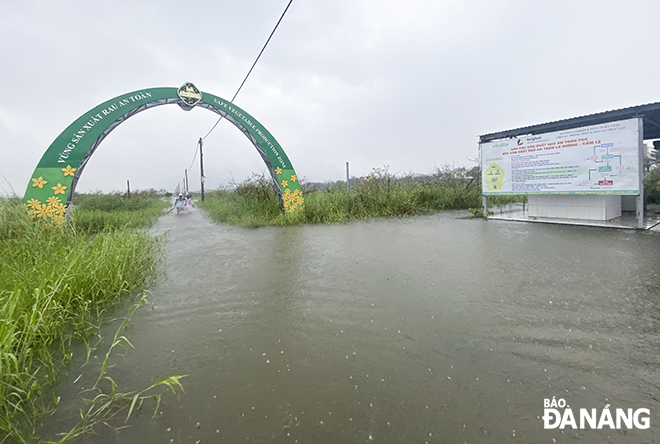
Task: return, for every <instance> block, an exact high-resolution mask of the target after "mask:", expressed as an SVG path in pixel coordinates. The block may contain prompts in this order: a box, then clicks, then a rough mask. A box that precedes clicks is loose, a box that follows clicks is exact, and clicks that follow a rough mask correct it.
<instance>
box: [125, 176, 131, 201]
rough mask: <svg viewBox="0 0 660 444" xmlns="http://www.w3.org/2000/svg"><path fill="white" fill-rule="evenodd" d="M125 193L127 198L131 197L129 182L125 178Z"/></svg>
mask: <svg viewBox="0 0 660 444" xmlns="http://www.w3.org/2000/svg"><path fill="white" fill-rule="evenodd" d="M126 194H127V195H128V198H129V199H130V198H131V183H130V182H129V181H128V179H127V180H126Z"/></svg>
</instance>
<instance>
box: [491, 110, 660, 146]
mask: <svg viewBox="0 0 660 444" xmlns="http://www.w3.org/2000/svg"><path fill="white" fill-rule="evenodd" d="M634 117H643V118H644V140H649V139H660V102H656V103H649V104H647V105H639V106H631V107H629V108H622V109H616V110H612V111H605V112H602V113H596V114H589V115H586V116H580V117H573V118H570V119H564V120H557V121H555V122H548V123H541V124H538V125H531V126H526V127H522V128H516V129H510V130H506V131H498V132H495V133H490V134H484V135H482V136H479V143H484V142H491V141H493V140H499V139H508V138H512V137H520V136H525V135H534V134H543V133H550V132H553V131H564V130H568V129H573V128H579V127H582V126H588V125H597V124H601V123H608V122H615V121H617V120H626V119H632V118H634Z"/></svg>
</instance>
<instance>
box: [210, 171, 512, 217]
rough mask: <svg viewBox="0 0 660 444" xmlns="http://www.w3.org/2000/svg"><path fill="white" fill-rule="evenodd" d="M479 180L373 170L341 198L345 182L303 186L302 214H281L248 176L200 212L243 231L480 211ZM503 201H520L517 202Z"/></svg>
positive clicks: (265, 184) (259, 182)
mask: <svg viewBox="0 0 660 444" xmlns="http://www.w3.org/2000/svg"><path fill="white" fill-rule="evenodd" d="M480 178H481V174H480V171H479V169H478V168H473V169H471V170H467V169H465V168H449V167H445V168H442V169H438V170H437V171H436V173H435V174H433V175H429V176H416V175H406V176H403V177H397V176H396V175H394V174H392V173H390V172H389V170H388V168H387V167H383V168H375V169H373V171H372V172H371V174H369V175H368V176H366V177H363V178H359V179H351V181H350V185H351V187H350V192H347V188H346V182H335V183H333V184H325V185H323V184H304V183H303V185H302V188H303V191H304V199H305V209H304V211H302V212H299V213H295V214H283V212H282V211H281V210H280V207H279V205H278V200H277V193H276V191H275V187H274V185H273V183H272V181H271V180H270V178H267V177H265V176H263V175H253V176H252V177H250V178H248V179H247V180H246V181H245V182H243V183H241V184H239V185H238V186H236V187H235V189H234V191H226V190H217V191H212V192H209V193H208V194H207V196H206V200H205V202H203V203H200V206H201V207H202V208H203V209H204V210H206V211H207V212H208V214H209V215H210V216H211V218H212V219H213V220H215V221H216V222H219V223H229V224H233V225H240V226H246V227H259V226H264V225H289V224H298V223H342V222H347V221H350V220H354V219H362V218H369V217H387V216H400V217H405V216H413V215H418V214H428V213H434V212H438V211H445V210H459V209H466V210H467V209H469V208H478V209H481V179H480ZM500 200H502V199H500ZM505 200H506V201H507V202H508V201H520V197H519V196H514V197H512V198H508V199H505ZM493 202H494V201H493ZM498 202H499V201H498ZM494 203H496V204H497V202H494Z"/></svg>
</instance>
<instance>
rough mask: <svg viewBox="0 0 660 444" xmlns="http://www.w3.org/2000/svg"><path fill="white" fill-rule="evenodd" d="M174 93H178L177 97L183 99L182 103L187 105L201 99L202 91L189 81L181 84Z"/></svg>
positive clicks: (193, 104) (191, 104) (194, 103)
mask: <svg viewBox="0 0 660 444" xmlns="http://www.w3.org/2000/svg"><path fill="white" fill-rule="evenodd" d="M176 93H177V94H178V95H179V98H180V99H181V100H183V103H185V104H186V105H188V106H195V105H196V104H197V102H199V101H200V100H202V93H201V92H200V91H199V90H198V89H197V87H196V86H195V85H193V84H192V83H190V82H186V83H184V84H183V85H181V87H180V88H179V89H178V90H177V92H176Z"/></svg>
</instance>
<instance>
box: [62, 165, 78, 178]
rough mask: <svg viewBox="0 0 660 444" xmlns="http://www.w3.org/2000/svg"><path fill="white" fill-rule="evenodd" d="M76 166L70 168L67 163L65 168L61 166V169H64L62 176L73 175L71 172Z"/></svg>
mask: <svg viewBox="0 0 660 444" xmlns="http://www.w3.org/2000/svg"><path fill="white" fill-rule="evenodd" d="M76 169H77V168H71V165H67V166H66V168H62V171H64V177H66V176H73V173H74V172H75V171H76Z"/></svg>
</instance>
